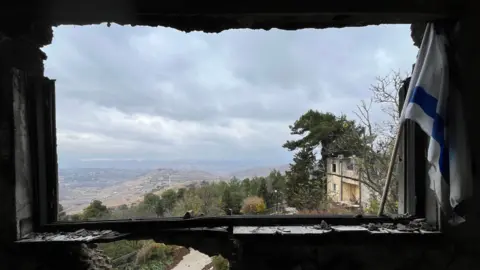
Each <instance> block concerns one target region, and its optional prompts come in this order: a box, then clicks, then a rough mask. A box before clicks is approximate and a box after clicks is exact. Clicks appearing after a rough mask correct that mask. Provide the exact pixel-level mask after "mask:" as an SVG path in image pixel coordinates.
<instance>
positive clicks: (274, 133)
mask: <svg viewBox="0 0 480 270" xmlns="http://www.w3.org/2000/svg"><path fill="white" fill-rule="evenodd" d="M54 35H55V36H54V41H53V43H52V45H50V46H48V47H45V48H44V51H45V52H46V53H47V55H48V60H47V61H46V73H47V76H48V77H50V78H52V79H56V91H57V129H58V135H57V139H58V151H59V162H60V166H62V165H68V166H82V161H85V160H97V161H98V162H101V160H125V159H146V160H175V161H178V162H182V161H186V160H190V161H192V160H207V161H209V160H211V161H219V160H223V161H243V162H247V163H248V162H250V163H251V164H252V165H259V163H264V164H284V163H288V162H289V161H290V159H291V153H289V152H287V151H286V150H284V149H282V147H281V145H282V144H283V143H284V142H285V140H287V139H289V138H291V137H290V135H289V129H288V125H289V124H292V123H293V121H294V120H295V119H297V118H298V117H299V116H300V115H301V114H303V113H304V112H306V111H307V110H308V109H317V110H320V111H325V112H326V111H329V112H334V113H346V114H347V115H350V116H351V117H353V113H352V112H353V110H354V109H355V106H356V105H357V104H358V103H359V102H360V100H362V99H369V98H370V92H369V86H370V84H372V83H374V80H375V77H376V76H384V75H386V74H388V73H389V71H390V70H391V69H395V70H402V71H405V72H406V71H409V70H410V69H411V65H412V63H413V62H414V61H415V55H416V52H417V50H416V48H415V47H414V46H413V43H412V41H411V39H410V30H409V26H407V25H395V26H393V25H391V26H372V27H364V28H346V29H328V30H301V31H281V30H271V31H255V30H231V31H225V32H222V33H220V34H205V33H201V32H194V33H188V34H187V33H183V32H180V31H177V30H174V29H169V28H151V27H145V28H143V27H120V26H116V25H112V26H111V27H107V26H106V25H97V26H83V27H73V26H71V27H67V26H62V27H58V28H55V30H54ZM377 111H378V110H377ZM381 117H382V116H381V115H380V113H377V114H375V119H377V120H378V119H381Z"/></svg>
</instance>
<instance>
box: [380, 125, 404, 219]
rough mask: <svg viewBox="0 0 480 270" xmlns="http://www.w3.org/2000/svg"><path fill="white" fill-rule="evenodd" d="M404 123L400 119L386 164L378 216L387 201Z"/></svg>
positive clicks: (381, 213)
mask: <svg viewBox="0 0 480 270" xmlns="http://www.w3.org/2000/svg"><path fill="white" fill-rule="evenodd" d="M404 123H405V122H404V121H400V126H399V127H398V132H397V136H396V137H395V144H394V146H393V152H392V156H391V157H390V163H389V164H388V171H387V180H386V181H385V187H384V188H383V194H382V200H381V201H380V207H379V209H378V216H382V215H383V211H384V209H385V203H386V202H387V198H388V191H389V189H390V183H391V182H392V174H393V167H394V166H395V158H396V157H397V153H398V147H399V146H400V137H401V136H402V132H403V127H404Z"/></svg>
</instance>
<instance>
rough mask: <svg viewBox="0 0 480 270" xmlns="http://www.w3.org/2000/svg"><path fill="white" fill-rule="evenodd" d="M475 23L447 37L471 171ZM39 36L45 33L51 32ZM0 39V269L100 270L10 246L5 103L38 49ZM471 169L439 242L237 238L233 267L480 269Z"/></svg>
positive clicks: (11, 174)
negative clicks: (310, 243)
mask: <svg viewBox="0 0 480 270" xmlns="http://www.w3.org/2000/svg"><path fill="white" fill-rule="evenodd" d="M472 10H473V9H472ZM479 28H480V19H478V17H477V16H475V14H474V12H473V11H472V14H468V15H467V16H464V17H462V19H461V20H460V21H459V23H458V24H457V25H456V30H455V36H454V37H455V39H454V43H455V46H456V48H455V55H456V60H457V63H458V66H459V74H460V82H461V91H462V95H463V97H464V101H465V110H466V121H467V123H468V124H469V125H468V126H469V133H470V136H469V140H470V143H471V145H472V147H471V149H472V152H473V155H474V157H477V158H475V160H474V164H475V166H474V167H475V168H478V167H479V166H480V160H479V159H478V156H479V155H480V142H478V141H477V140H474V139H476V138H478V137H480V130H479V129H477V128H476V125H475V124H476V117H475V116H476V115H479V114H480V106H477V105H476V102H477V100H480V92H479V91H478V90H477V87H478V85H480V76H478V74H477V70H478V67H479V66H480V54H478V53H476V50H477V48H480V40H478V39H476V38H475V37H476V35H477V32H478V29H479ZM42 31H45V29H43V30H42ZM35 33H38V31H37V32H35ZM46 33H48V34H50V35H51V32H48V31H46ZM0 40H1V41H0V73H1V74H0V75H1V76H0V78H2V81H1V84H0V94H1V95H0V97H1V98H0V198H2V204H0V216H1V217H2V222H0V265H1V266H2V267H6V268H2V267H0V268H1V269H108V260H106V259H105V258H103V257H102V256H101V254H100V255H99V253H96V252H94V251H93V250H92V249H89V248H87V247H85V246H82V247H69V246H60V247H54V246H51V247H48V248H44V247H40V248H25V247H18V246H12V245H10V243H11V241H12V240H14V239H15V238H17V236H18V233H19V231H20V230H24V231H25V232H26V231H28V229H29V226H28V224H29V222H31V218H32V216H31V215H32V213H31V211H29V210H25V209H28V207H27V208H23V205H24V204H23V203H21V202H27V204H28V200H29V199H28V198H26V197H29V196H31V195H30V193H29V192H28V189H25V190H22V188H25V186H23V185H21V184H20V186H18V185H17V183H21V182H19V181H17V180H18V179H24V180H29V179H30V177H31V176H29V175H26V174H22V170H24V167H22V166H26V165H25V164H26V163H25V162H24V163H23V164H22V161H21V160H22V159H20V158H24V159H28V158H29V157H28V146H27V143H26V142H25V141H23V143H22V139H21V137H22V136H24V135H25V134H28V130H27V129H23V131H22V130H20V131H16V132H17V133H15V128H17V127H22V125H23V124H22V122H21V121H18V119H22V117H23V116H22V114H21V108H22V106H17V105H18V103H17V104H16V105H15V103H14V102H13V101H14V99H15V95H17V100H18V101H19V102H22V101H21V100H22V99H21V98H19V97H21V96H22V95H25V93H26V92H25V91H28V90H25V89H23V90H22V88H21V87H22V86H21V85H20V86H18V87H12V85H13V82H12V80H13V79H12V78H13V77H12V76H11V74H12V73H11V68H12V67H16V68H18V70H20V71H23V72H25V73H26V74H28V75H30V76H42V75H43V66H42V61H43V59H44V58H45V56H44V55H43V54H42V53H41V51H40V50H39V49H38V43H37V42H36V41H35V35H33V37H32V38H28V37H22V38H16V39H13V40H8V39H5V38H3V36H2V37H0ZM27 85H28V84H27ZM15 115H17V120H16V121H15V117H14V116H15ZM23 126H24V125H23ZM22 132H26V133H22ZM22 134H23V135H22ZM21 135H22V136H21ZM25 136H28V135H25ZM14 168H15V169H14ZM474 173H475V175H474V181H475V185H474V199H473V200H474V201H473V203H471V204H470V207H469V209H468V215H467V220H468V222H466V223H465V224H463V225H461V226H460V227H458V228H454V229H450V230H448V231H447V232H446V237H447V240H446V242H443V243H440V244H437V245H431V246H424V245H422V246H417V245H412V244H405V243H396V244H393V243H373V242H369V241H368V239H367V240H365V241H362V242H359V243H358V244H356V245H338V244H335V243H327V244H325V243H322V245H321V246H320V245H319V246H317V247H302V246H292V245H281V244H277V245H271V244H268V243H248V242H245V243H244V245H243V247H242V249H243V251H242V254H243V256H241V258H242V259H243V262H242V264H237V266H243V267H242V269H290V268H284V267H287V266H288V267H293V268H294V269H320V268H322V269H323V268H327V269H395V270H400V269H462V270H463V269H477V268H479V267H480V249H478V244H477V243H479V240H480V230H478V228H480V185H479V184H477V182H478V181H480V176H479V175H478V172H477V171H475V172H474ZM27 182H28V181H27ZM17 191H18V192H17ZM20 191H21V192H20ZM30 198H31V197H30ZM17 211H19V212H21V215H19V214H18V213H17ZM18 217H20V219H18ZM89 267H90V268H89ZM279 267H280V268H279Z"/></svg>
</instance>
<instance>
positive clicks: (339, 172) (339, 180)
mask: <svg viewBox="0 0 480 270" xmlns="http://www.w3.org/2000/svg"><path fill="white" fill-rule="evenodd" d="M355 161H356V158H355V156H351V157H344V156H342V155H340V156H338V157H331V158H328V159H327V194H328V195H329V197H330V198H331V199H332V200H333V201H334V202H337V203H340V204H343V205H347V206H353V207H355V206H357V207H360V206H362V207H366V206H368V202H369V199H370V194H371V191H370V189H369V188H368V187H367V186H366V185H365V184H362V183H360V181H359V179H360V175H359V172H358V167H357V164H356V162H355Z"/></svg>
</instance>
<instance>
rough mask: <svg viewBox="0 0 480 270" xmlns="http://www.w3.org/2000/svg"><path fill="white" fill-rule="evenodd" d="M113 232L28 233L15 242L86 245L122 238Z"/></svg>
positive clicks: (82, 230)
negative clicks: (94, 241) (102, 240)
mask: <svg viewBox="0 0 480 270" xmlns="http://www.w3.org/2000/svg"><path fill="white" fill-rule="evenodd" d="M122 235H123V234H120V233H118V232H115V231H111V230H103V231H91V230H85V229H81V230H78V231H75V232H57V233H51V232H45V233H30V234H28V235H27V236H25V237H24V238H22V239H20V240H18V241H17V243H36V242H80V243H86V242H91V241H93V240H100V239H114V238H117V237H120V236H122Z"/></svg>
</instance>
